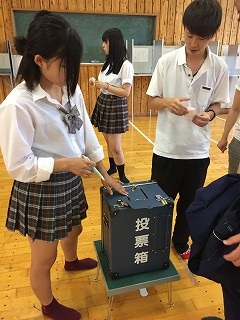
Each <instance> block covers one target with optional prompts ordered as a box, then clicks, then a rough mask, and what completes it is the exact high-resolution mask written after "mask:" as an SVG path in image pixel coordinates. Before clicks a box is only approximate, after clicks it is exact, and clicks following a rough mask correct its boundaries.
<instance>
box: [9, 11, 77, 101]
mask: <svg viewBox="0 0 240 320" xmlns="http://www.w3.org/2000/svg"><path fill="white" fill-rule="evenodd" d="M14 44H15V48H16V51H17V53H18V54H20V55H22V56H23V57H22V60H21V63H20V66H19V69H18V74H17V81H18V82H20V81H22V80H25V81H26V85H27V88H28V89H29V90H30V91H32V90H33V89H34V87H35V86H36V85H37V84H38V83H39V81H40V77H41V72H40V69H39V66H38V65H37V64H36V63H35V62H34V57H35V55H37V54H39V55H41V56H42V57H43V58H44V59H51V58H54V57H57V58H60V59H61V60H62V65H64V67H65V70H66V84H67V92H68V96H69V97H70V96H72V95H73V94H74V92H75V89H76V86H77V83H78V76H79V71H80V62H81V57H82V51H83V45H82V41H81V39H80V37H79V36H78V34H77V32H76V31H75V30H74V29H73V28H72V27H71V26H70V25H69V23H68V22H67V21H66V20H65V19H64V18H63V17H61V16H60V15H58V14H55V13H51V12H49V11H46V10H42V11H39V12H38V13H37V14H36V15H35V18H34V20H33V21H32V22H31V23H30V25H29V29H28V35H27V37H26V38H25V37H22V36H18V37H15V39H14Z"/></svg>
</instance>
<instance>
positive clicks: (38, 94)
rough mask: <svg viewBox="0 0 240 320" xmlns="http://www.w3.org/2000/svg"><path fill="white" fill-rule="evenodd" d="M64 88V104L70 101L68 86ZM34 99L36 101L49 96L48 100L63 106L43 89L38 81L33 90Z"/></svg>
mask: <svg viewBox="0 0 240 320" xmlns="http://www.w3.org/2000/svg"><path fill="white" fill-rule="evenodd" d="M62 90H63V97H62V105H65V104H66V103H67V102H68V96H67V88H66V86H64V87H62ZM32 96H33V101H34V102H36V101H37V100H41V99H44V98H47V100H48V101H49V102H51V103H53V104H58V105H60V106H61V104H60V103H59V102H58V101H56V100H55V99H52V98H51V96H50V95H49V94H48V93H47V92H46V91H45V90H43V88H42V87H41V85H40V84H39V83H38V84H37V85H36V86H35V88H34V89H33V91H32Z"/></svg>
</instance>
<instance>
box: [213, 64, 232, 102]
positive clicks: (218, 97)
mask: <svg viewBox="0 0 240 320" xmlns="http://www.w3.org/2000/svg"><path fill="white" fill-rule="evenodd" d="M215 102H219V103H221V108H225V106H226V104H227V103H229V102H230V98H229V74H228V67H227V65H226V64H224V65H223V66H222V68H221V70H220V72H219V74H218V81H217V85H216V88H215V91H214V96H213V100H212V104H213V103H215Z"/></svg>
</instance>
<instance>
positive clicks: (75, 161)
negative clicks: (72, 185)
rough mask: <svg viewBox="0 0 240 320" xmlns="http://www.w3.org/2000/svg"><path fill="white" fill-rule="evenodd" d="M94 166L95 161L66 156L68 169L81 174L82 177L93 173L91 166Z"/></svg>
mask: <svg viewBox="0 0 240 320" xmlns="http://www.w3.org/2000/svg"><path fill="white" fill-rule="evenodd" d="M95 166H96V162H94V161H91V160H88V159H83V158H68V159H67V168H68V171H71V172H72V173H74V174H76V175H78V176H81V177H82V178H88V177H90V175H91V174H92V173H93V169H92V167H95Z"/></svg>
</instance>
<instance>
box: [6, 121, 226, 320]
mask: <svg viewBox="0 0 240 320" xmlns="http://www.w3.org/2000/svg"><path fill="white" fill-rule="evenodd" d="M225 118H226V115H221V116H220V118H219V117H218V118H216V119H214V121H213V122H212V123H211V129H212V139H213V140H212V142H211V151H210V154H211V165H210V168H209V171H208V176H207V181H206V184H208V183H210V182H211V181H213V180H215V179H217V178H218V177H220V176H222V175H224V174H226V173H227V166H228V164H227V154H221V152H220V151H219V150H218V149H217V146H216V141H218V140H219V138H220V135H221V133H222V129H223V126H224V119H225ZM131 122H132V121H131ZM155 125H156V118H155V117H152V118H149V117H146V118H136V119H133V125H130V130H129V131H128V132H127V133H126V134H125V135H124V136H123V148H124V153H125V160H126V173H127V176H128V178H129V179H130V180H131V181H132V182H133V181H143V180H148V179H149V178H150V169H151V156H152V148H153V141H154V136H155ZM98 137H99V140H100V142H101V143H102V144H103V145H104V148H105V143H104V141H103V137H102V135H101V134H98ZM105 152H106V148H105ZM105 154H106V153H105ZM104 163H105V164H106V166H107V165H108V164H107V159H106V160H104ZM116 177H117V176H116ZM11 184H12V180H11V178H9V176H8V174H7V173H6V171H5V168H4V164H3V160H2V158H1V157H0V320H3V319H4V320H13V319H17V320H23V319H28V320H30V319H31V320H42V319H47V318H44V317H43V315H42V314H41V311H40V304H39V302H38V301H37V299H36V298H35V296H34V295H33V293H32V291H31V288H30V285H29V262H30V250H29V245H28V241H27V239H26V238H24V237H22V236H20V235H19V234H17V233H11V232H9V231H7V230H6V229H5V226H4V224H5V217H6V210H7V206H8V198H9V193H10V189H11ZM84 185H85V191H86V194H87V199H88V203H89V210H88V218H87V219H85V220H84V222H83V226H84V230H83V233H82V235H81V237H80V241H79V248H78V253H79V258H82V257H86V256H89V257H92V258H95V252H94V248H93V241H94V240H98V239H100V237H101V236H100V210H99V207H100V206H99V203H100V198H99V187H100V186H101V182H100V179H99V178H98V176H96V175H94V174H93V175H92V177H91V178H89V179H85V180H84ZM170 258H171V261H172V262H173V264H174V265H175V267H176V269H177V270H178V272H179V274H180V280H179V281H177V282H173V284H172V289H173V301H174V306H173V307H170V306H169V305H168V297H167V285H165V284H164V285H160V286H156V287H151V288H149V289H148V293H149V295H148V296H147V297H142V296H140V294H139V291H134V292H130V293H126V294H121V295H118V296H115V297H114V302H113V307H112V312H111V320H120V319H121V320H122V319H126V320H130V319H131V320H135V319H138V320H143V319H144V320H160V319H161V320H198V319H201V318H202V317H203V316H207V315H213V316H219V317H222V318H223V305H222V294H221V289H220V286H219V285H218V284H215V283H213V282H211V281H209V280H207V279H204V278H201V277H195V276H193V275H192V274H191V273H190V271H189V270H188V269H187V264H186V262H185V261H183V260H182V259H181V258H179V256H178V255H176V254H175V253H174V252H173V250H172V249H171V254H170ZM95 274H96V270H91V271H83V272H75V273H67V272H66V271H64V269H63V255H62V251H61V249H60V247H59V254H58V258H57V261H56V263H55V265H54V267H53V270H52V287H53V292H54V295H55V297H56V298H57V299H59V301H60V302H61V303H63V304H65V305H68V306H70V307H73V308H76V309H78V310H79V311H80V312H81V314H82V319H83V320H85V319H90V320H103V319H104V318H105V316H106V313H107V308H108V297H107V295H106V291H105V287H104V282H103V279H102V275H101V274H100V278H99V281H98V282H94V277H95ZM66 320H67V319H66Z"/></svg>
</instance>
